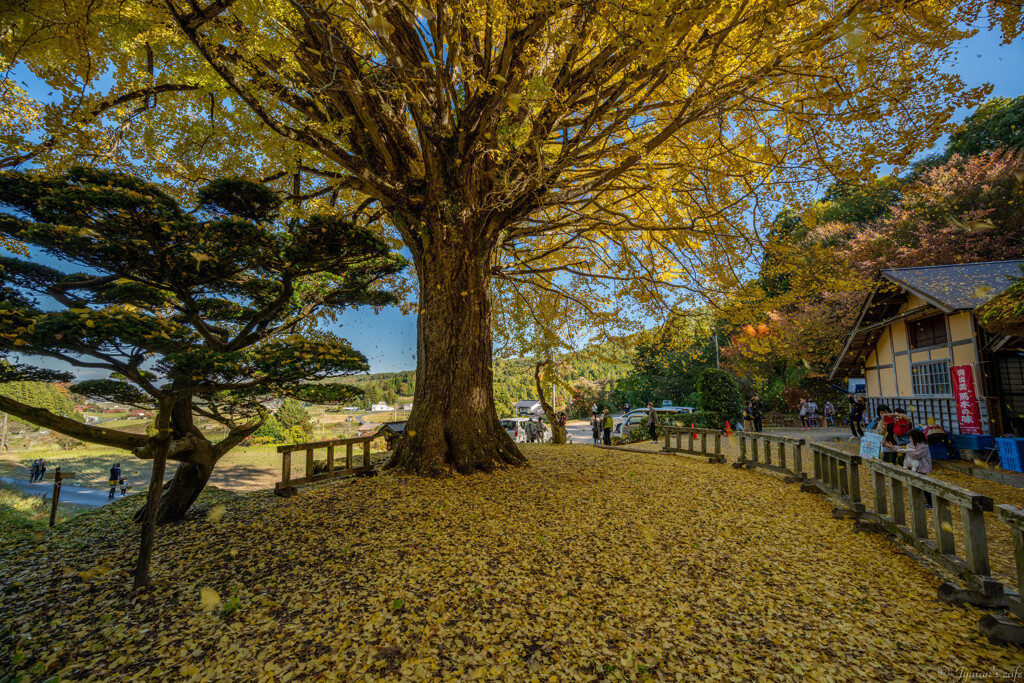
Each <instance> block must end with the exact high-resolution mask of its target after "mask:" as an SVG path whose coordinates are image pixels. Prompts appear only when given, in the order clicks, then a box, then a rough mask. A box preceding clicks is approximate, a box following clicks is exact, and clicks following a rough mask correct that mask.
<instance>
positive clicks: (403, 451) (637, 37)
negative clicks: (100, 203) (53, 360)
mask: <svg viewBox="0 0 1024 683" xmlns="http://www.w3.org/2000/svg"><path fill="white" fill-rule="evenodd" d="M8 17H9V18H7V19H5V21H6V22H7V24H6V27H7V28H8V29H9V30H7V36H8V37H7V39H6V40H5V42H3V43H0V45H2V49H3V51H4V52H3V56H4V58H5V60H6V61H7V62H8V63H9V64H12V65H14V67H15V68H16V69H17V68H27V69H30V70H31V71H32V73H33V75H34V76H35V77H36V78H38V79H41V80H42V81H44V82H46V83H47V84H48V85H49V86H51V87H53V88H55V92H56V93H57V95H56V97H58V99H59V102H58V103H56V104H54V105H52V106H49V107H48V108H44V107H43V103H41V102H35V101H33V99H32V97H31V95H30V93H27V92H26V91H25V90H24V89H23V88H21V86H20V85H19V84H18V83H17V82H16V81H14V80H13V79H12V80H9V81H8V83H7V84H8V86H9V87H8V89H7V92H8V93H9V97H7V98H6V100H5V102H7V103H8V105H7V106H8V108H9V110H10V112H9V114H10V119H11V120H12V121H15V122H16V125H12V126H11V129H10V130H9V131H8V132H7V133H6V135H5V136H4V137H3V138H2V139H0V144H3V145H4V147H5V148H4V149H3V150H2V152H3V154H2V155H0V164H2V163H6V164H19V163H24V162H25V161H26V160H32V162H33V163H35V164H38V165H40V166H42V167H50V166H56V167H59V166H60V165H61V164H63V163H66V161H67V160H68V159H69V158H76V157H79V156H81V155H83V154H88V155H92V156H96V155H100V156H101V157H102V158H103V159H104V160H105V161H106V163H110V164H130V163H134V162H141V163H146V164H148V165H150V166H151V167H152V168H154V169H156V170H157V172H159V173H161V174H175V175H176V176H177V177H179V178H181V180H182V191H183V192H186V191H187V190H188V186H189V184H190V183H191V182H194V180H193V179H195V178H201V177H210V176H215V175H217V174H218V173H219V170H218V169H219V168H220V167H223V166H225V165H228V166H230V168H231V169H232V172H235V173H240V174H244V175H246V176H249V177H252V178H255V179H261V180H267V181H270V182H277V183H279V186H280V188H281V191H282V192H287V193H288V194H290V195H291V197H292V198H293V200H294V202H293V208H294V210H295V211H302V210H306V208H307V207H312V208H311V209H310V210H323V208H324V206H327V205H330V206H332V207H337V208H338V210H345V211H351V212H352V215H355V216H356V217H357V219H358V220H360V221H361V222H363V223H364V224H367V225H370V224H372V225H374V226H376V227H377V228H378V229H379V230H380V231H381V232H382V234H385V235H387V236H390V237H391V238H393V239H395V240H396V241H400V242H401V243H402V244H404V246H405V247H406V248H407V249H408V250H409V251H410V252H411V253H412V256H413V261H414V263H415V266H416V284H417V285H418V292H417V293H416V295H415V296H416V297H417V298H418V301H417V302H416V310H417V312H418V314H419V316H420V319H419V321H418V326H417V329H418V343H417V349H418V357H417V383H416V395H415V402H414V407H413V411H412V414H411V416H410V420H409V424H408V427H407V430H406V436H405V437H404V439H403V440H402V441H401V442H400V444H399V446H398V448H397V451H396V453H395V456H394V460H393V464H395V465H397V466H400V467H401V468H403V469H405V470H408V471H413V472H420V473H437V472H441V471H453V470H454V471H460V472H471V471H474V470H489V469H492V468H494V467H498V466H501V465H503V464H516V463H520V462H522V461H523V458H522V456H521V455H520V454H519V453H518V452H517V450H516V448H515V447H514V445H513V444H512V443H511V442H510V440H509V438H508V437H507V436H506V435H505V433H504V431H503V430H502V429H500V428H499V426H498V420H497V416H496V413H495V410H494V400H493V395H492V388H491V369H490V368H491V359H492V343H493V326H492V324H493V320H494V307H496V306H498V307H501V308H502V311H503V315H502V320H506V321H512V322H513V323H515V322H516V321H518V320H519V319H518V318H517V316H515V315H505V313H506V312H507V311H506V308H507V307H510V306H511V307H515V306H516V305H517V303H518V302H519V301H520V300H521V299H522V298H523V297H529V296H530V293H531V292H539V291H544V292H549V293H557V294H558V295H559V296H561V297H563V298H564V299H565V300H566V301H567V302H573V304H574V305H575V306H576V307H577V309H585V310H588V311H591V310H592V311H594V312H595V313H596V315H594V316H591V317H593V318H595V319H599V320H600V321H602V324H604V323H607V324H609V325H620V324H627V323H628V324H631V325H633V326H636V325H637V324H639V323H640V322H641V321H643V320H644V319H645V316H649V315H652V314H655V313H658V312H659V311H663V310H664V308H665V307H666V306H668V305H676V304H686V303H687V302H692V301H693V300H695V298H696V297H700V296H708V295H714V296H724V295H725V294H726V293H727V292H728V290H729V288H731V287H734V286H736V285H737V284H738V283H740V282H741V281H742V280H743V278H744V277H745V273H746V272H749V271H750V268H749V262H750V259H752V258H754V257H755V256H756V254H757V253H758V251H759V249H760V244H761V233H760V231H759V226H760V224H761V221H762V220H763V218H764V214H765V213H766V212H768V211H770V210H771V207H772V206H777V204H775V203H774V202H779V201H781V202H785V203H786V204H789V205H795V204H797V203H799V202H800V201H801V200H804V199H807V198H809V197H810V196H811V194H810V191H809V190H807V189H806V188H808V187H813V183H814V182H820V181H824V180H829V179H832V178H835V177H840V178H854V177H858V176H864V175H866V174H869V173H870V170H871V168H872V167H873V166H875V165H876V164H878V163H883V162H884V163H890V164H900V163H904V162H906V161H907V160H909V159H910V158H911V157H912V156H913V155H914V154H916V153H917V152H918V151H920V150H921V149H922V148H925V147H927V146H928V145H930V144H931V143H932V142H933V141H934V140H935V139H937V138H938V137H939V136H940V135H941V134H942V133H944V132H946V131H947V130H948V129H949V125H948V123H947V122H948V119H949V118H950V116H951V114H952V112H953V111H954V110H955V108H956V107H957V106H962V105H968V104H971V103H973V102H977V101H979V100H980V99H981V98H982V97H983V96H984V95H985V94H987V91H988V89H987V88H985V87H981V88H974V89H967V88H965V87H964V85H963V83H962V82H961V81H960V79H959V78H958V77H956V76H952V75H949V74H947V73H944V71H943V66H944V64H945V62H944V60H945V59H948V57H947V55H948V54H949V53H950V49H951V47H952V46H953V45H954V44H955V42H956V41H957V40H959V39H961V38H963V37H965V36H966V35H968V33H969V31H967V30H965V29H962V28H960V27H962V26H968V25H970V24H971V22H974V21H976V20H978V19H979V18H982V17H984V18H986V19H987V20H988V21H990V22H991V23H992V24H993V25H994V24H996V23H1001V28H1002V32H1003V35H1004V36H1005V37H1007V38H1010V37H1013V36H1015V35H1016V34H1017V33H1018V31H1019V29H1020V14H1019V13H1017V14H1015V13H1014V12H1013V11H1012V8H1010V7H1009V5H1008V4H1006V3H1003V2H1000V1H999V0H970V1H964V2H959V3H957V2H952V1H950V0H901V2H897V3H893V2H891V1H890V0H810V1H808V0H743V1H740V2H721V1H713V2H706V1H704V0H700V1H698V0H670V1H669V2H664V1H662V0H657V1H655V0H636V1H635V2H629V3H614V2H607V1H604V0H599V1H596V2H568V1H566V0H533V1H532V2H529V3H520V2H518V1H516V0H509V1H507V2H495V1H493V0H451V1H446V2H439V1H436V0H420V1H419V2H417V3H415V4H410V3H406V2H400V1H399V0H381V1H380V2H355V1H354V0H301V1H300V0H285V1H284V2H280V3H269V4H268V3H265V2H259V1H258V0H210V1H209V2H206V3H202V2H199V1H193V0H163V1H162V2H158V1H157V0H150V1H147V2H139V3H122V2H118V1H116V0H68V1H67V2H65V3H63V4H62V6H61V12H60V14H59V16H58V17H57V18H56V19H54V17H53V16H50V15H43V14H41V13H37V12H35V11H34V10H33V8H32V6H31V3H26V4H25V6H24V7H20V6H16V7H15V8H14V9H13V10H12V11H11V12H9V13H8ZM29 131H31V132H29ZM754 270H756V269H754ZM498 291H500V292H501V296H495V292H498ZM563 310H572V307H567V308H565V309H563ZM534 322H537V323H538V324H540V323H539V322H538V321H534ZM556 322H557V321H556ZM498 329H499V331H500V333H501V334H502V335H503V336H505V335H508V334H514V333H515V331H514V330H511V329H510V328H508V327H505V326H499V328H498Z"/></svg>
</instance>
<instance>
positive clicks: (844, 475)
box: [836, 458, 850, 496]
mask: <svg viewBox="0 0 1024 683" xmlns="http://www.w3.org/2000/svg"><path fill="white" fill-rule="evenodd" d="M836 472H837V473H838V474H839V495H841V496H849V495H850V463H849V462H847V461H845V460H840V459H839V458H836Z"/></svg>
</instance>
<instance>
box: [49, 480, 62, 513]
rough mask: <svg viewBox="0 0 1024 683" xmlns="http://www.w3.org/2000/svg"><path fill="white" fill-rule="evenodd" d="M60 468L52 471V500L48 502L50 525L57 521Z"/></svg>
mask: <svg viewBox="0 0 1024 683" xmlns="http://www.w3.org/2000/svg"><path fill="white" fill-rule="evenodd" d="M60 481H61V479H60V468H59V467H58V468H57V469H56V470H55V471H54V473H53V502H52V503H51V504H50V526H51V527H53V525H54V524H56V523H57V502H58V501H59V500H60Z"/></svg>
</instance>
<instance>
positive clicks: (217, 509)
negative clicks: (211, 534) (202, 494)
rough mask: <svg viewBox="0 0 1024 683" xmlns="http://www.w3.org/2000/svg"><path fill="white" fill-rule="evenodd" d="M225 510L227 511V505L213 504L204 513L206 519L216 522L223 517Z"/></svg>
mask: <svg viewBox="0 0 1024 683" xmlns="http://www.w3.org/2000/svg"><path fill="white" fill-rule="evenodd" d="M227 511H228V508H227V506H225V505H215V506H213V507H212V508H210V511H209V512H207V513H206V519H208V520H210V521H211V522H213V523H215V524H216V523H217V522H219V521H220V520H221V519H223V518H224V514H225V513H226V512H227Z"/></svg>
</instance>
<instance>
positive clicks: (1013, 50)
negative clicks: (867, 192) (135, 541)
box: [39, 32, 1024, 372]
mask: <svg viewBox="0 0 1024 683" xmlns="http://www.w3.org/2000/svg"><path fill="white" fill-rule="evenodd" d="M951 70H952V71H954V72H956V73H959V74H960V76H961V78H962V79H963V80H964V83H965V84H966V85H967V86H968V87H973V86H976V85H981V84H983V83H991V84H992V85H993V86H994V89H993V92H992V96H993V97H997V96H998V97H1017V96H1019V95H1021V94H1024V40H1017V41H1015V42H1014V43H1012V44H1010V45H1001V44H1000V38H999V36H998V35H996V34H992V33H987V32H981V33H979V34H978V35H977V36H975V37H974V38H971V39H970V40H967V41H964V42H963V43H962V44H961V45H960V49H959V50H958V56H957V58H956V63H955V64H954V65H952V68H951ZM39 94H41V93H39ZM969 113H970V112H969V111H967V110H963V111H960V112H958V113H957V120H962V119H963V118H964V117H966V116H967V115H968V114H969ZM924 153H927V152H923V154H924ZM333 329H335V330H336V331H337V332H338V333H340V334H341V335H342V336H344V337H346V338H348V339H349V341H351V342H352V346H353V347H354V348H356V349H358V350H360V351H361V352H362V353H363V354H364V355H365V356H366V357H367V359H368V360H369V361H370V371H371V372H394V371H398V370H411V369H413V368H415V367H416V317H415V316H414V315H402V313H401V311H399V310H398V309H397V308H394V307H391V308H387V309H385V310H383V311H381V312H380V313H379V314H376V313H374V312H373V310H372V309H364V310H355V311H349V312H347V313H345V315H344V316H343V317H342V318H341V322H340V324H339V325H338V326H335V327H334V328H333Z"/></svg>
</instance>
